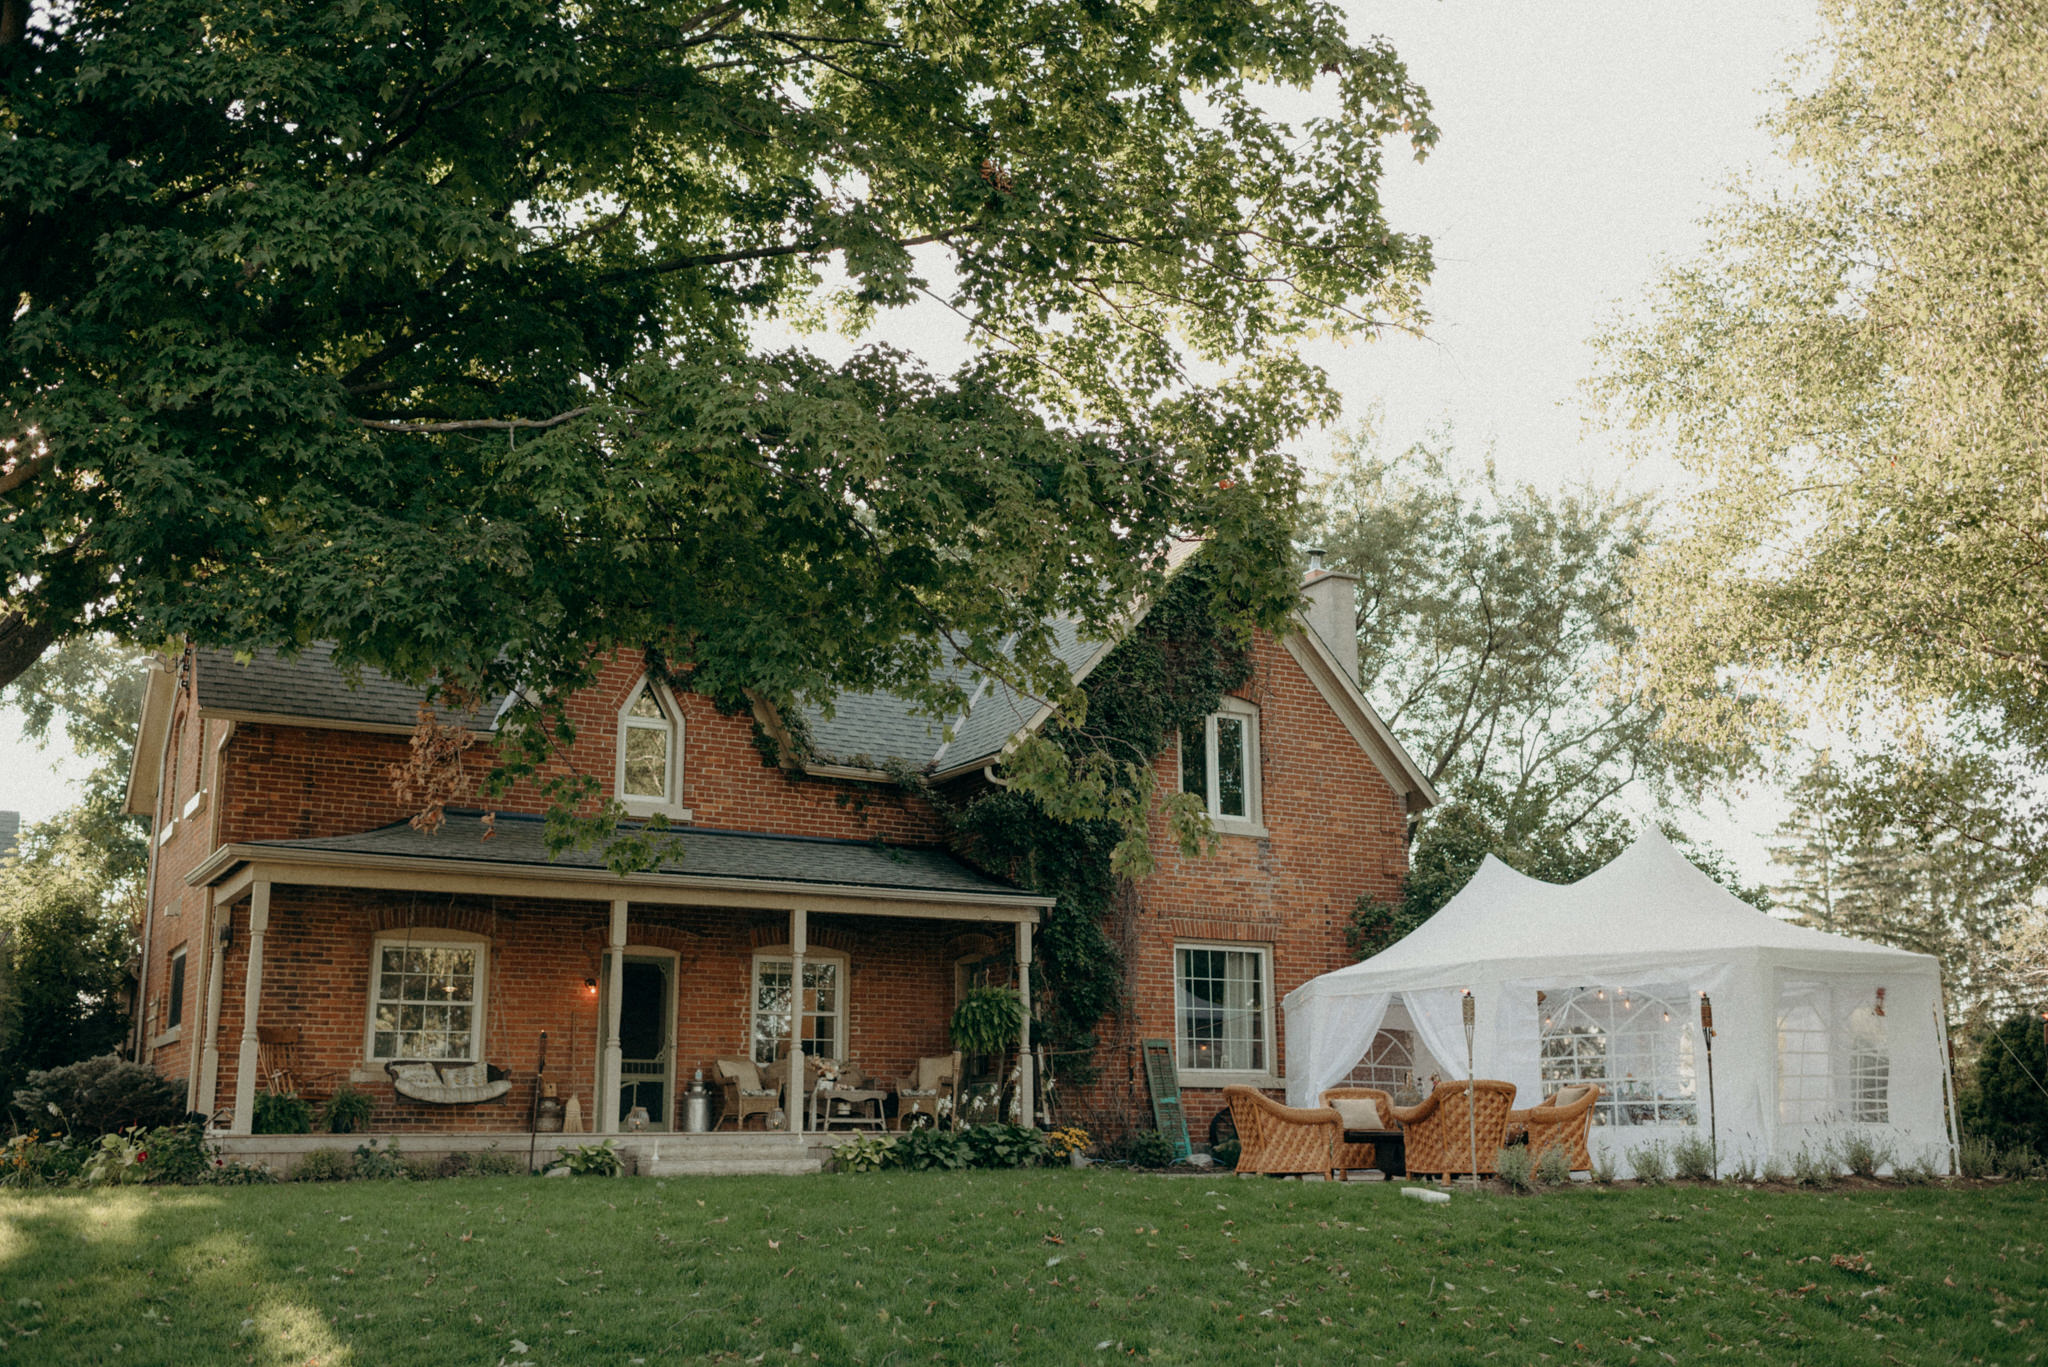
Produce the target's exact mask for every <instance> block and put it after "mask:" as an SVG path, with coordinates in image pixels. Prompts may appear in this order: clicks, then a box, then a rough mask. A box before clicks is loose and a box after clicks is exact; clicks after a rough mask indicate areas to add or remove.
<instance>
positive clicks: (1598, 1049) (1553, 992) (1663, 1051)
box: [1537, 983, 1706, 1128]
mask: <svg viewBox="0 0 2048 1367" xmlns="http://www.w3.org/2000/svg"><path fill="white" fill-rule="evenodd" d="M1693 1000H1694V999H1693V998H1692V997H1691V996H1690V995H1689V994H1688V993H1687V992H1686V991H1685V990H1684V989H1682V988H1678V987H1673V986H1668V985H1666V986H1656V985H1652V986H1647V987H1602V986H1600V985H1599V984H1597V983H1595V984H1590V985H1585V986H1579V987H1552V988H1545V989H1544V990H1543V991H1542V992H1540V993H1539V994H1538V996H1537V1013H1538V1020H1539V1022H1540V1025H1539V1029H1538V1036H1537V1066H1538V1067H1539V1069H1540V1070H1541V1073H1542V1079H1543V1090H1544V1091H1545V1092H1546V1093H1549V1092H1554V1091H1556V1090H1557V1089H1558V1088H1560V1087H1569V1086H1573V1085H1575V1084H1577V1083H1582V1082H1591V1083H1595V1084H1597V1085H1598V1086H1599V1088H1600V1099H1599V1101H1598V1102H1596V1103H1594V1107H1593V1123H1594V1124H1595V1125H1612V1126H1615V1127H1617V1128H1622V1127H1627V1128H1640V1127H1647V1126H1684V1127H1687V1128H1695V1127H1698V1126H1699V1125H1701V1124H1702V1123H1704V1122H1703V1115H1704V1110H1703V1108H1704V1107H1705V1105H1706V1097H1705V1095H1704V1084H1703V1082H1702V1081H1701V1077H1700V1070H1701V1067H1702V1065H1701V1062H1700V1058H1701V1055H1700V1049H1699V1042H1698V1041H1697V1040H1695V1039H1694V1037H1693V1031H1694V1029H1695V1024H1694V1021H1693V1020H1692V1018H1691V1016H1690V1015H1689V1014H1688V1013H1687V1010H1686V1008H1687V1007H1688V1006H1689V1005H1690V1004H1691V1003H1692V1001H1693ZM1574 1012H1577V1013H1578V1015H1579V1018H1580V1019H1581V1020H1583V1021H1584V1022H1585V1024H1584V1025H1583V1026H1581V1027H1580V1032H1579V1033H1576V1034H1575V1033H1573V1021H1574V1016H1573V1013H1574ZM1618 1041H1628V1042H1629V1043H1628V1046H1627V1048H1626V1049H1619V1050H1618V1049H1617V1048H1616V1044H1617V1042H1618ZM1645 1058H1647V1059H1648V1060H1649V1064H1650V1067H1649V1068H1648V1070H1647V1073H1648V1075H1647V1076H1644V1075H1642V1073H1640V1072H1638V1071H1637V1070H1636V1068H1632V1067H1631V1066H1630V1065H1631V1064H1636V1065H1638V1067H1639V1066H1640V1062H1641V1060H1643V1059H1645ZM1589 1064H1591V1065H1592V1066H1588V1065H1589ZM1617 1070H1619V1071H1620V1073H1621V1075H1620V1076H1618V1077H1617V1076H1615V1073H1616V1071H1617Z"/></svg>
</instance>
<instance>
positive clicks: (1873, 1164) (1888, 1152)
mask: <svg viewBox="0 0 2048 1367" xmlns="http://www.w3.org/2000/svg"><path fill="white" fill-rule="evenodd" d="M1837 1152H1838V1154H1839V1156H1840V1158H1841V1160H1842V1166H1843V1167H1845V1168H1847V1169H1848V1170H1849V1171H1850V1172H1852V1173H1854V1174H1855V1175H1856V1176H1858V1177H1875V1176H1877V1170H1878V1169H1879V1168H1881V1167H1884V1166H1885V1165H1887V1164H1888V1163H1890V1162H1891V1161H1892V1146H1891V1145H1890V1144H1889V1143H1887V1142H1885V1141H1884V1140H1883V1139H1880V1138H1879V1137H1878V1136H1877V1135H1875V1134H1873V1133H1872V1132H1871V1131H1869V1130H1851V1131H1850V1132H1849V1133H1847V1134H1845V1135H1843V1136H1842V1140H1841V1145H1840V1147H1839V1149H1838V1150H1837Z"/></svg>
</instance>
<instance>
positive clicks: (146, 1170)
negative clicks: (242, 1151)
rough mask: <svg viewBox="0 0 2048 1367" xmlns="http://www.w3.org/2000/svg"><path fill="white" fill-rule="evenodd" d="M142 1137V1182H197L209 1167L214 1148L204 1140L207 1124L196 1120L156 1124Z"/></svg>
mask: <svg viewBox="0 0 2048 1367" xmlns="http://www.w3.org/2000/svg"><path fill="white" fill-rule="evenodd" d="M141 1139H142V1151H143V1155H144V1156H143V1160H142V1180H143V1181H145V1182H178V1183H185V1182H197V1181H198V1180H199V1179H200V1177H201V1176H203V1175H204V1174H205V1172H206V1170H207V1168H208V1167H209V1166H211V1161H210V1160H211V1159H212V1158H213V1148H212V1147H211V1146H210V1145H209V1144H207V1142H206V1127H205V1126H204V1125H201V1124H200V1123H199V1122H198V1121H196V1120H194V1121H190V1122H188V1123H186V1124H183V1125H159V1126H157V1127H156V1128H155V1129H153V1130H150V1131H148V1132H147V1133H145V1134H143V1135H142V1136H141Z"/></svg>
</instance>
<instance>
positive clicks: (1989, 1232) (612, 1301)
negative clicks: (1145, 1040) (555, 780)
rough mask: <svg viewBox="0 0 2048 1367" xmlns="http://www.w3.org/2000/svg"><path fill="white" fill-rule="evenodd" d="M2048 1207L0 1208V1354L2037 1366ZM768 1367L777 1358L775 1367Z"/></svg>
mask: <svg viewBox="0 0 2048 1367" xmlns="http://www.w3.org/2000/svg"><path fill="white" fill-rule="evenodd" d="M2044 1239H2048V1183H2042V1182H2030V1183H2024V1184H2015V1185H2010V1186H2004V1187H1998V1188H1993V1189H1987V1190H1975V1191H1943V1190H1940V1189H1905V1190H1897V1191H1864V1192H1855V1193H1850V1192H1840V1193H1800V1194H1784V1193H1764V1192H1746V1191H1743V1190H1741V1189H1738V1188H1729V1189H1697V1188H1665V1189H1647V1190H1592V1189H1580V1190H1572V1191H1567V1192H1557V1193H1552V1194H1550V1195H1546V1196H1542V1197H1538V1198H1534V1199H1526V1198H1525V1199H1514V1198H1508V1197H1466V1196H1460V1197H1458V1198H1457V1199H1455V1200H1453V1201H1452V1202H1451V1203H1450V1204H1449V1205H1448V1206H1425V1205H1423V1204H1422V1203H1420V1202H1417V1201H1413V1200H1407V1199H1403V1198H1402V1197H1401V1196H1400V1195H1399V1189H1398V1188H1397V1187H1395V1186H1392V1185H1387V1184H1380V1183H1373V1184H1364V1183H1359V1184H1352V1185H1349V1186H1345V1185H1328V1184H1320V1183H1298V1182H1275V1181H1270V1180H1255V1181H1244V1180H1237V1179H1234V1178H1215V1179H1201V1178H1196V1179H1189V1178H1172V1179H1168V1178H1161V1177H1150V1176H1137V1175H1131V1174H1127V1173H1121V1172H1104V1171H1101V1170H1097V1171H1092V1172H1075V1171H1071V1170H1060V1171H1045V1172H1031V1173H951V1174H936V1173H934V1174H874V1175H869V1176H832V1177H817V1178H800V1179H778V1178H723V1179H705V1180H680V1179H679V1180H673V1181H650V1180H644V1179H642V1180H626V1181H606V1180H602V1179H596V1178H580V1179H575V1180H571V1181H562V1180H554V1181H548V1180H542V1179H535V1178H498V1179H472V1180H454V1181H440V1182H428V1183H419V1184H404V1183H369V1182H357V1183H347V1184H338V1185H311V1184H300V1185H288V1186H277V1187H255V1188H233V1189H223V1188H182V1189H162V1190H153V1189H139V1188H126V1189H122V1190H118V1191H111V1192H60V1193H18V1192H11V1191H0V1327H4V1330H5V1339H4V1341H0V1364H11V1363H23V1364H28V1363H34V1364H39V1365H40V1364H60V1363H87V1362H89V1363H94V1364H100V1365H101V1367H112V1365H113V1364H122V1363H147V1364H156V1363H163V1364H170V1363H178V1364H185V1363H215V1362H218V1363H257V1364H271V1363H276V1364H286V1363H290V1364H297V1365H298V1367H307V1365H308V1364H312V1363H318V1364H320V1367H335V1364H387V1363H396V1364H406V1363H432V1364H444V1363H445V1364H466V1363H476V1364H489V1365H491V1367H495V1365H496V1364H498V1363H500V1362H503V1363H507V1364H513V1363H522V1362H530V1363H533V1364H535V1367H552V1365H553V1364H558V1363H615V1364H620V1365H621V1367H629V1365H630V1364H632V1363H634V1362H635V1361H640V1360H644V1361H645V1362H647V1363H658V1362H674V1361H713V1362H744V1361H754V1362H760V1361H764V1360H765V1361H766V1362H769V1363H773V1362H778V1361H783V1362H787V1361H792V1360H794V1361H813V1360H815V1361H822V1362H828V1363H875V1364H881V1363H904V1364H908V1363H916V1362H972V1363H976V1364H981V1365H982V1367H995V1364H1000V1363H1062V1364H1064V1363H1089V1362H1107V1361H1109V1360H1110V1359H1111V1358H1112V1357H1118V1356H1128V1355H1135V1356H1138V1357H1141V1358H1153V1359H1156V1360H1159V1361H1165V1362H1203V1363H1227V1362H1245V1363H1305V1362H1307V1363H1319V1362H1338V1361H1361V1362H1372V1361H1386V1362H1390V1363H1395V1362H1407V1363H1414V1364H1422V1363H1471V1362H1479V1361H1488V1360H1496V1359H1497V1360H1498V1361H1501V1362H1506V1363H1535V1362H1543V1361H1550V1362H1559V1363H1567V1362H1611V1363H1627V1362H1642V1363H1644V1364H1648V1365H1650V1367H1654V1364H1658V1363H1661V1362H1667V1361H1676V1362H1693V1361H1699V1360H1702V1359H1707V1358H1720V1357H1726V1358H1728V1359H1730V1360H1742V1359H1748V1360H1761V1361H1766V1362H1777V1363H1802V1364H1832V1363H1886V1362H1892V1363H1903V1364H1914V1365H1915V1367H1919V1365H1920V1364H1939V1363H1975V1362H1983V1363H2025V1362H2033V1361H2036V1360H2038V1359H2041V1358H2042V1357H2043V1355H2044V1353H2048V1328H2044V1327H2043V1325H2044V1323H2048V1306H2044V1304H2043V1300H2044V1296H2048V1250H2044V1246H2043V1240H2044ZM764 1355H765V1357H764Z"/></svg>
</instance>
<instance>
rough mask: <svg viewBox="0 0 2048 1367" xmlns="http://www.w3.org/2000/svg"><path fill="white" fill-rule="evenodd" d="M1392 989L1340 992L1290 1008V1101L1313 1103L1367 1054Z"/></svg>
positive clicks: (1305, 1103) (1382, 1018)
mask: <svg viewBox="0 0 2048 1367" xmlns="http://www.w3.org/2000/svg"><path fill="white" fill-rule="evenodd" d="M1393 1000H1394V994H1393V993H1391V992H1369V993H1366V994H1364V995H1361V996H1356V997H1351V996H1339V995H1337V994H1335V993H1328V994H1323V995H1320V996H1316V997H1312V998H1310V999H1309V1000H1308V1001H1307V1002H1305V1003H1303V1004H1302V1005H1300V1006H1290V1007H1288V1008H1287V1051H1288V1059H1287V1104H1288V1105H1290V1106H1313V1105H1315V1104H1316V1098H1317V1097H1319V1096H1321V1095H1322V1094H1323V1092H1324V1091H1325V1090H1327V1089H1328V1088H1331V1087H1334V1086H1336V1085H1337V1084H1338V1083H1339V1082H1342V1081H1343V1080H1344V1078H1345V1076H1346V1075H1347V1074H1348V1073H1350V1071H1351V1070H1352V1069H1353V1068H1355V1067H1357V1066H1358V1061H1359V1060H1360V1059H1361V1058H1364V1057H1365V1051H1366V1050H1367V1049H1370V1048H1371V1047H1372V1042H1373V1039H1374V1038H1375V1037H1376V1036H1378V1034H1379V1032H1380V1024H1381V1022H1383V1021H1384V1020H1386V1018H1387V1007H1388V1006H1389V1005H1390V1004H1391V1003H1392V1002H1393Z"/></svg>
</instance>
